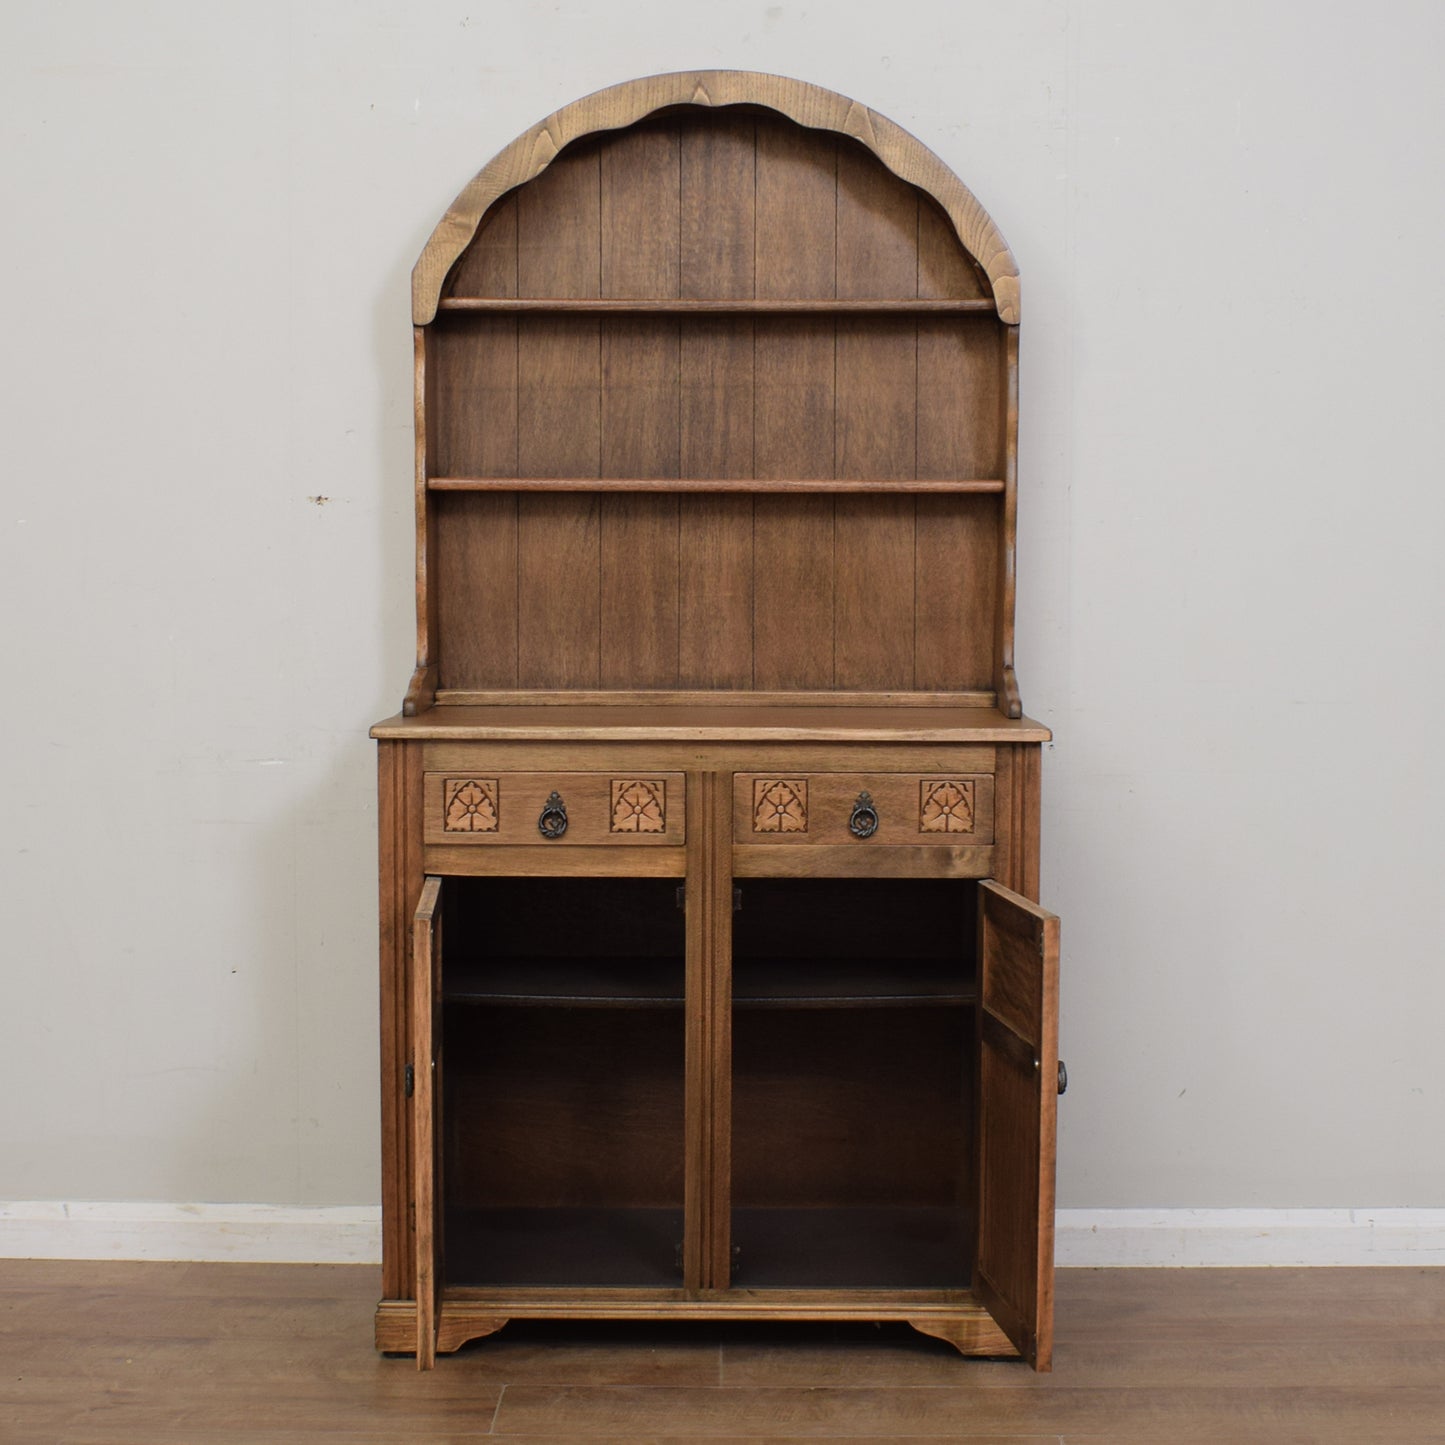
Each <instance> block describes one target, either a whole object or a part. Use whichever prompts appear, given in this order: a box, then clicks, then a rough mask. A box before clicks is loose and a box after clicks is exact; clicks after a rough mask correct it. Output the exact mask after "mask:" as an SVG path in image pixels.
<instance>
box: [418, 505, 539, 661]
mask: <svg viewBox="0 0 1445 1445" xmlns="http://www.w3.org/2000/svg"><path fill="white" fill-rule="evenodd" d="M435 514H436V548H435V553H434V557H433V576H434V578H435V581H436V590H437V635H438V647H437V650H438V653H439V659H440V660H439V682H440V685H441V686H442V687H445V688H510V687H515V686H516V685H517V682H518V678H519V675H520V674H519V669H518V665H517V660H518V659H517V629H518V620H519V619H518V601H519V599H518V595H517V576H518V565H517V564H518V557H517V540H518V533H517V497H516V496H515V495H514V494H511V493H507V492H498V493H459V494H456V495H449V496H446V497H440V498H438V499H437V503H436V506H435Z"/></svg>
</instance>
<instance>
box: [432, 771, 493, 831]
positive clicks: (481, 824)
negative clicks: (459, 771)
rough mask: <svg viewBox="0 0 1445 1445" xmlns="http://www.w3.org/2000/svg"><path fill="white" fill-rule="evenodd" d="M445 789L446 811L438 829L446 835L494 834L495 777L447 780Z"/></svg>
mask: <svg viewBox="0 0 1445 1445" xmlns="http://www.w3.org/2000/svg"><path fill="white" fill-rule="evenodd" d="M445 788H446V791H445V794H444V798H445V802H446V812H445V815H444V821H443V823H442V826H443V828H444V829H445V830H446V831H447V832H448V833H495V832H496V831H497V780H496V779H495V778H448V779H447V780H446V784H445Z"/></svg>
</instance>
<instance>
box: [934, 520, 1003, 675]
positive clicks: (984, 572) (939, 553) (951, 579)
mask: <svg viewBox="0 0 1445 1445" xmlns="http://www.w3.org/2000/svg"><path fill="white" fill-rule="evenodd" d="M916 513H917V530H916V534H915V547H914V563H915V569H916V571H915V578H916V581H915V585H916V589H917V591H916V608H915V620H914V627H915V633H914V643H913V668H914V686H915V687H917V688H919V689H920V690H921V691H924V692H969V691H984V692H987V691H990V690H991V689H992V688H993V686H994V677H993V653H994V630H995V629H994V609H995V607H996V606H997V602H998V583H997V567H998V517H999V506H998V498H997V497H992V496H983V497H970V496H958V497H949V496H921V497H919V498H918V499H917V507H916Z"/></svg>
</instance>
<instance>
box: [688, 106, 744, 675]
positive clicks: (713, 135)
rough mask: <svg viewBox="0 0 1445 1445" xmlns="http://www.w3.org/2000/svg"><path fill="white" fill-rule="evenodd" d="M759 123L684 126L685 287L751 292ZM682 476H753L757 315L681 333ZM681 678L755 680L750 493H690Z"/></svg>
mask: <svg viewBox="0 0 1445 1445" xmlns="http://www.w3.org/2000/svg"><path fill="white" fill-rule="evenodd" d="M755 131H756V124H755V122H754V121H753V120H752V119H751V118H739V117H732V116H711V115H709V116H707V117H706V118H704V119H702V120H700V121H699V122H698V123H697V124H695V125H691V126H688V127H686V128H685V129H684V130H683V132H682V150H681V168H682V227H681V230H682V294H683V295H684V296H688V297H705V298H719V297H721V298H738V297H750V296H752V295H753V294H754V286H755V281H754V267H753V261H754V247H755V233H756V227H755V214H754V192H755V188H756V181H755V174H756V136H755ZM681 378H682V381H681V387H682V390H681V406H680V414H679V422H680V427H681V456H680V473H681V475H682V476H684V477H750V476H752V475H753V323H752V321H751V320H747V319H744V318H737V317H732V318H729V317H699V318H697V319H695V320H689V321H688V323H687V324H686V325H685V326H684V328H683V332H682V354H681ZM678 563H679V636H678V681H679V685H680V686H683V687H697V688H747V687H750V686H751V685H752V680H753V636H752V618H753V503H752V498H751V497H723V496H717V497H713V496H696V497H688V498H687V499H685V501H684V503H683V507H682V515H681V527H680V533H679V558H678Z"/></svg>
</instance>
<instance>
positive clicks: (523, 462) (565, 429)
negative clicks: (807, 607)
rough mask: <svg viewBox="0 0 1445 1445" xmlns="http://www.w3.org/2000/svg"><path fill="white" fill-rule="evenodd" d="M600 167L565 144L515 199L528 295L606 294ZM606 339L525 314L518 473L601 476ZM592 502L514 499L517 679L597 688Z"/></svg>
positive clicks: (583, 326) (575, 324)
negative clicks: (603, 350)
mask: <svg viewBox="0 0 1445 1445" xmlns="http://www.w3.org/2000/svg"><path fill="white" fill-rule="evenodd" d="M601 228H602V219H601V162H600V159H599V151H598V146H597V143H596V142H588V143H586V144H584V145H581V146H578V147H576V148H575V149H573V148H568V150H567V151H566V152H564V153H563V154H562V155H560V156H558V157H557V158H556V160H554V161H553V162H552V164H551V165H550V166H548V167H547V169H546V170H545V171H543V172H542V174H541V175H540V176H538V177H537V178H536V180H534V181H532V182H531V183H530V184H528V185H527V186H526V187H524V188H523V189H522V190H521V191H520V192H519V193H518V210H517V285H518V289H519V291H520V293H521V294H522V295H523V296H541V297H591V296H597V295H598V294H599V293H600V290H601V248H602V240H601ZM601 384H602V364H601V342H600V332H599V329H598V324H597V322H596V320H595V319H592V320H589V319H586V318H581V317H540V316H539V317H528V318H527V320H526V321H525V323H520V324H519V326H518V335H517V404H518V419H517V465H518V468H519V470H520V473H521V474H522V475H523V476H540V477H595V476H596V475H597V474H598V470H599V467H600V462H601V451H600V433H601V395H600V394H601ZM600 566H601V563H600V555H599V533H598V519H597V502H596V498H595V497H593V496H587V495H578V496H571V495H568V496H540V495H539V496H527V495H523V496H520V497H519V498H518V502H517V588H518V599H519V601H518V629H517V680H518V684H519V686H521V687H596V686H597V678H598V670H599V666H600V650H599V636H598V630H599V602H598V589H599V585H600Z"/></svg>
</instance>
